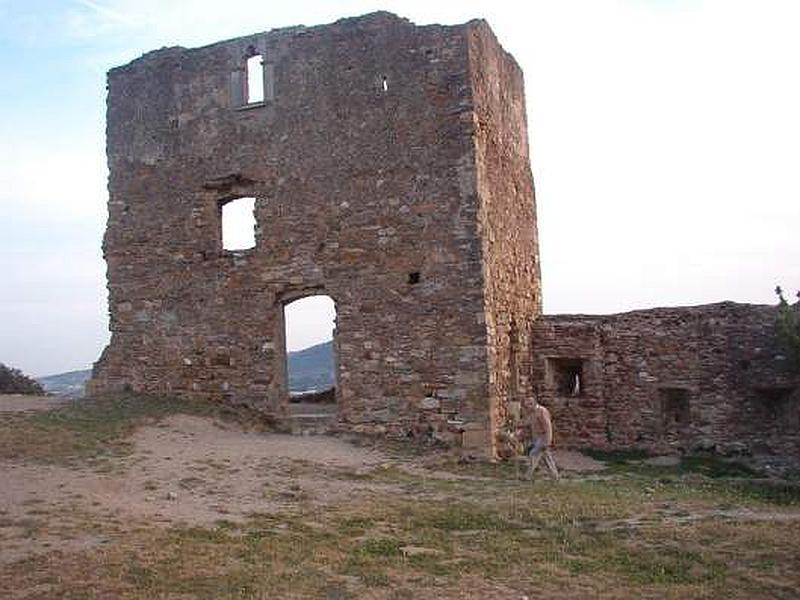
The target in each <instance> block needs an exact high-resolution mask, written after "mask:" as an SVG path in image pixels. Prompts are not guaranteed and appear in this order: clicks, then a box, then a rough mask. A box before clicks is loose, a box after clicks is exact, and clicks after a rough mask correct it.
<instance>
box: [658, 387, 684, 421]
mask: <svg viewBox="0 0 800 600" xmlns="http://www.w3.org/2000/svg"><path fill="white" fill-rule="evenodd" d="M659 395H660V403H661V422H662V425H663V427H664V429H665V430H668V431H669V430H675V429H683V428H684V427H687V426H688V425H689V423H690V421H691V411H690V406H689V390H687V389H685V388H661V389H660V390H659Z"/></svg>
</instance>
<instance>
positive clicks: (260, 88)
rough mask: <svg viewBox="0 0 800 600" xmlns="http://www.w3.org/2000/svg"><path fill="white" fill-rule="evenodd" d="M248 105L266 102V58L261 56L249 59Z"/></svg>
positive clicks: (247, 68) (257, 55) (247, 67)
mask: <svg viewBox="0 0 800 600" xmlns="http://www.w3.org/2000/svg"><path fill="white" fill-rule="evenodd" d="M246 70H247V97H246V101H247V104H253V103H255V102H263V101H264V57H263V56H261V55H260V54H256V55H255V56H251V57H250V58H248V59H247V66H246Z"/></svg>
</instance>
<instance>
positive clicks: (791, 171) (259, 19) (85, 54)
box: [0, 0, 800, 375]
mask: <svg viewBox="0 0 800 600" xmlns="http://www.w3.org/2000/svg"><path fill="white" fill-rule="evenodd" d="M374 10H389V11H392V12H395V13H397V14H399V15H400V16H403V17H407V18H409V19H411V20H413V21H414V22H416V23H418V24H427V23H446V24H452V23H460V22H464V21H466V20H469V19H471V18H474V17H483V18H485V19H487V20H488V21H489V23H490V25H491V26H492V27H493V29H494V31H495V33H496V34H497V35H498V37H499V39H500V40H501V42H502V43H503V45H504V46H505V48H506V49H507V50H509V51H510V52H512V53H513V54H514V56H515V57H516V59H517V61H518V62H519V64H520V65H521V66H522V68H523V70H524V72H525V79H526V92H527V101H528V122H529V133H530V141H531V160H532V168H533V174H534V180H535V184H536V191H537V202H538V210H539V234H540V244H541V258H542V271H543V272H542V276H543V286H544V303H545V310H546V312H548V313H559V312H586V313H605V312H617V311H623V310H630V309H634V308H647V307H655V306H665V305H668V306H676V305H689V304H700V303H705V302H716V301H720V300H735V301H738V302H757V303H773V302H774V300H775V298H774V295H773V292H772V290H773V289H774V287H775V285H776V284H779V283H780V284H781V285H783V287H784V288H785V289H787V290H792V291H793V290H795V289H797V288H798V287H800V260H798V259H799V258H800V239H798V234H797V229H798V223H800V108H799V107H800V77H798V71H799V69H798V62H799V59H800V35H798V31H800V2H797V1H795V0H786V1H777V0H776V1H771V0H752V1H748V2H746V1H736V0H718V1H706V2H703V1H701V0H694V1H693V0H675V1H672V2H670V1H668V0H649V1H648V0H618V1H610V0H583V1H577V0H576V1H572V0H548V1H544V0H540V1H537V0H529V1H528V2H526V3H522V2H504V1H500V0H496V1H495V2H491V3H487V2H485V1H481V2H477V1H473V0H461V1H459V2H449V1H448V2H446V1H438V2H437V1H434V0H427V1H425V2H421V1H415V0H403V1H399V0H396V1H387V2H380V3H379V2H371V1H366V0H363V1H347V0H344V1H337V2H321V1H317V2H313V1H310V0H294V1H292V2H279V1H271V2H266V1H264V0H241V1H237V0H228V1H227V2H219V0H197V1H194V2H191V1H188V0H183V1H178V0H60V1H58V0H28V1H26V2H21V1H18V0H0V68H2V72H3V77H2V78H0V140H2V144H0V207H2V213H0V214H1V215H2V219H0V273H2V274H3V279H2V284H0V362H4V363H7V364H10V365H13V366H15V367H19V368H21V369H23V370H24V371H26V372H28V373H30V374H33V375H44V374H49V373H57V372H60V371H66V370H72V369H82V368H86V367H87V366H89V365H90V364H91V363H92V361H94V360H95V359H96V358H97V356H98V355H99V353H100V351H101V349H102V347H103V345H104V344H105V343H106V341H107V339H108V333H107V316H106V313H107V307H106V294H105V279H104V273H105V265H104V263H103V262H102V258H101V253H100V243H101V238H102V234H103V229H104V226H105V219H106V209H105V202H106V190H105V181H106V177H107V171H106V167H105V155H104V143H105V141H104V127H105V123H104V121H105V72H106V71H107V70H108V69H109V68H111V67H113V66H117V65H120V64H124V63H126V62H128V61H130V60H132V59H134V58H136V57H137V56H139V55H141V54H142V53H144V52H146V51H148V50H151V49H154V48H159V47H162V46H171V45H183V46H189V47H191V46H198V45H202V44H207V43H211V42H214V41H218V40H222V39H226V38H230V37H236V36H240V35H245V34H249V33H254V32H258V31H265V30H269V29H272V28H274V27H283V26H290V25H298V24H304V25H315V24H320V23H327V22H331V21H334V20H336V19H338V18H340V17H344V16H355V15H359V14H363V13H366V12H371V11H374ZM329 308H330V307H329ZM329 308H328V309H324V308H320V310H318V311H317V312H314V311H313V310H312V311H311V312H310V313H309V312H306V313H305V316H303V317H302V318H301V319H299V321H301V323H302V324H301V325H297V326H295V327H294V328H293V329H294V330H293V331H290V332H289V337H290V341H289V345H290V347H291V348H294V349H296V348H299V347H303V346H304V345H308V344H309V343H316V341H319V340H318V339H317V338H318V337H319V336H317V338H314V337H313V336H310V335H309V332H313V331H317V332H319V331H324V330H325V328H326V327H329V323H330V318H331V315H330V310H329ZM326 323H327V324H328V325H326ZM323 335H324V334H323Z"/></svg>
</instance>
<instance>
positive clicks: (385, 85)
mask: <svg viewBox="0 0 800 600" xmlns="http://www.w3.org/2000/svg"><path fill="white" fill-rule="evenodd" d="M381 89H382V90H383V91H384V92H388V91H389V80H388V79H387V78H386V75H381Z"/></svg>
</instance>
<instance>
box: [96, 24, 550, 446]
mask: <svg viewBox="0 0 800 600" xmlns="http://www.w3.org/2000/svg"><path fill="white" fill-rule="evenodd" d="M254 58H257V59H258V60H257V61H256V62H257V63H258V66H259V67H260V69H259V75H258V76H259V77H260V79H259V80H258V87H259V88H263V89H260V90H259V95H258V97H256V98H253V96H252V94H251V92H252V90H251V89H248V85H249V86H251V87H252V86H253V80H252V73H248V65H251V64H253V59H254ZM248 81H249V82H250V83H248ZM107 135H108V161H109V169H110V180H109V203H108V209H109V220H108V229H107V232H106V235H105V240H104V253H105V258H106V261H107V263H108V289H109V295H110V297H109V305H110V317H111V331H112V337H111V342H110V344H109V346H108V347H107V348H106V350H105V351H104V353H103V355H102V356H101V358H100V360H99V361H98V362H97V364H96V365H95V369H94V376H93V380H92V381H91V383H90V386H89V389H90V392H91V393H94V394H97V393H101V392H106V391H113V390H120V389H129V390H132V391H136V392H141V393H152V394H160V395H165V396H173V397H182V398H196V399H207V400H213V401H220V402H226V403H231V404H246V405H249V406H251V407H254V408H256V409H258V410H260V411H263V412H264V413H266V414H270V415H273V416H276V417H281V416H284V415H285V414H286V406H287V400H288V390H287V381H286V361H285V358H286V346H285V340H284V323H283V307H284V306H285V304H286V303H288V302H291V301H293V300H295V299H298V298H301V297H304V296H308V295H314V294H320V293H322V294H327V295H329V296H330V297H332V298H333V299H334V301H335V304H336V312H337V323H336V332H335V337H334V344H335V348H336V363H337V367H336V371H337V373H336V380H337V387H336V398H337V410H338V420H339V422H340V424H341V426H342V427H344V428H351V429H353V430H363V431H376V432H386V433H389V434H396V435H416V434H419V433H421V432H423V433H425V434H426V435H429V436H433V437H436V438H438V439H442V440H445V441H448V442H451V443H456V444H462V445H464V446H466V447H472V448H478V449H481V450H484V451H487V452H492V450H493V446H494V437H495V436H494V435H493V432H495V431H496V430H497V428H498V427H499V426H500V424H501V423H502V421H503V420H504V419H505V416H506V410H507V403H508V402H509V400H513V399H515V398H516V397H517V396H518V395H520V394H524V393H527V391H528V389H529V387H530V385H531V384H530V383H529V381H528V377H526V376H525V373H528V372H529V362H530V357H529V354H530V352H531V347H532V346H531V340H530V335H531V333H530V332H531V330H532V327H533V325H534V322H535V321H536V319H537V317H538V316H539V314H540V312H541V293H540V278H539V261H538V243H537V231H536V211H535V206H534V193H533V181H532V177H531V171H530V164H529V157H528V141H527V140H528V135H527V126H526V116H525V99H524V90H523V78H522V72H521V70H520V68H519V67H518V66H517V64H516V62H515V61H514V59H513V58H512V57H511V56H510V55H509V54H508V53H506V52H505V51H504V50H503V49H502V47H501V46H500V44H499V43H498V41H497V39H496V38H495V36H494V35H493V33H492V31H491V29H490V28H489V26H488V25H487V24H486V23H485V22H484V21H470V22H469V23H466V24H463V25H456V26H439V25H432V26H415V25H414V24H413V23H411V22H409V21H407V20H405V19H401V18H398V17H397V16H394V15H392V14H389V13H375V14H371V15H366V16H363V17H359V18H353V19H345V20H341V21H338V22H336V23H333V24H331V25H325V26H319V27H292V28H287V29H278V30H273V31H269V32H267V33H259V34H255V35H249V36H246V37H242V38H237V39H234V40H229V41H224V42H220V43H217V44H212V45H210V46H206V47H203V48H196V49H186V48H181V47H174V48H163V49H161V50H157V51H155V52H151V53H148V54H146V55H144V56H142V57H141V58H139V59H137V60H134V61H133V62H131V63H130V64H128V65H125V66H122V67H119V68H116V69H113V70H112V71H111V72H110V73H109V76H108V132H107ZM243 197H252V198H255V209H254V214H255V220H256V237H255V246H254V247H253V248H251V249H247V250H240V251H228V250H225V249H224V248H223V245H222V234H221V215H222V209H223V206H224V205H225V204H226V203H229V202H234V201H236V199H238V198H243Z"/></svg>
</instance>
